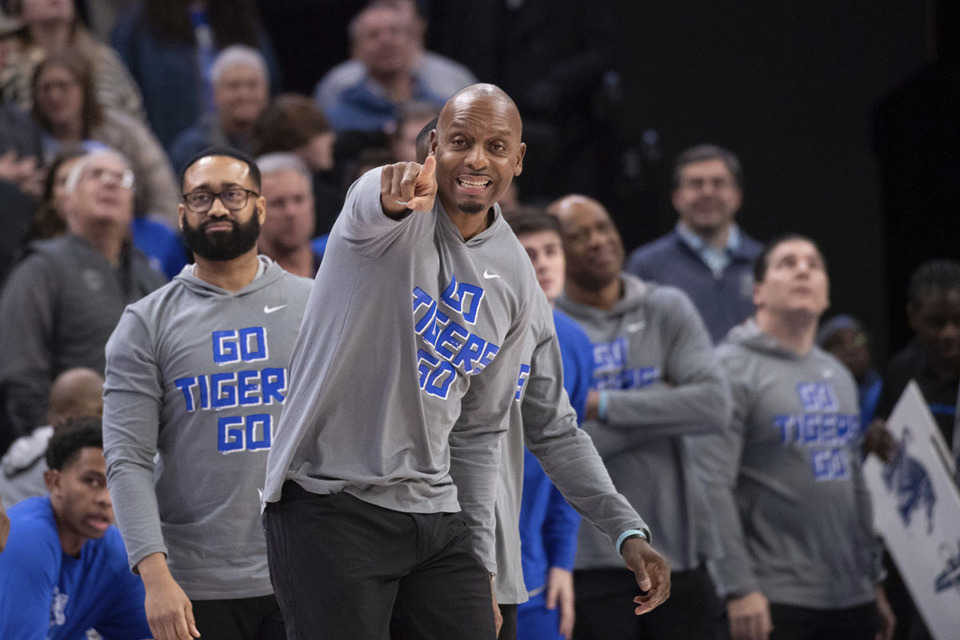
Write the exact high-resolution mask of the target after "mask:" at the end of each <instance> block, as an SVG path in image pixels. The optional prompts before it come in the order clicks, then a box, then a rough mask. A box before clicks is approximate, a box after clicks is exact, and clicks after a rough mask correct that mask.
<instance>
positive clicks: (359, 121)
mask: <svg viewBox="0 0 960 640" xmlns="http://www.w3.org/2000/svg"><path fill="white" fill-rule="evenodd" d="M349 33H350V52H351V56H352V57H353V58H354V59H355V60H357V61H358V62H360V63H361V64H362V65H363V71H364V72H363V74H362V75H361V76H360V77H359V79H357V80H356V81H355V82H354V83H352V84H350V85H348V86H346V87H345V88H343V89H341V90H340V91H339V92H337V93H335V94H334V96H333V98H332V99H331V100H330V101H328V102H327V104H320V107H321V108H322V109H323V111H324V113H326V115H327V118H328V119H329V120H330V123H331V124H332V125H333V128H334V129H336V130H337V131H346V130H354V129H357V130H366V131H370V130H379V131H382V130H384V128H385V127H386V126H387V124H388V123H390V122H392V121H393V120H394V118H395V115H396V114H395V112H394V109H395V108H396V107H397V105H399V104H402V103H404V102H408V101H410V100H424V101H427V102H433V103H435V104H437V105H438V106H443V103H444V102H445V101H446V99H447V98H448V97H449V95H444V94H441V93H438V92H436V91H434V90H432V89H431V88H430V87H429V86H428V85H427V83H426V81H425V80H424V79H423V78H422V77H421V76H420V75H419V73H418V71H417V69H416V68H415V66H414V63H415V60H416V56H417V45H416V42H415V40H414V35H413V33H412V30H411V29H410V26H409V24H407V22H405V21H404V14H403V13H402V12H400V11H399V10H397V9H396V8H393V7H390V6H385V5H380V4H374V5H371V6H369V7H367V8H366V9H364V10H363V11H361V12H360V13H359V14H358V15H357V16H356V17H355V18H354V19H353V20H352V21H351V22H350V31H349ZM320 82H321V84H323V82H324V81H323V80H321V81H320Z"/></svg>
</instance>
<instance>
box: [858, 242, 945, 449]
mask: <svg viewBox="0 0 960 640" xmlns="http://www.w3.org/2000/svg"><path fill="white" fill-rule="evenodd" d="M907 319H908V320H909V322H910V328H911V329H913V333H914V339H913V340H912V341H911V342H910V344H908V345H907V346H906V347H905V348H903V349H902V350H901V351H900V352H899V353H897V354H896V355H895V356H894V357H893V358H891V360H890V363H889V364H888V365H887V368H886V370H885V371H884V375H883V391H881V393H880V399H879V400H878V401H877V411H876V416H877V418H880V419H886V418H888V417H889V416H890V413H891V412H892V411H893V407H894V405H895V404H896V403H897V400H899V399H900V395H901V394H902V393H903V390H904V389H905V388H906V386H907V383H908V382H910V381H911V380H915V381H916V382H917V384H918V385H919V387H920V391H921V392H922V393H923V397H924V399H925V400H926V401H927V406H928V407H929V408H930V412H931V413H932V414H933V417H934V419H936V421H937V426H939V427H940V432H941V433H942V434H943V437H944V439H945V440H946V441H947V442H948V443H949V442H952V441H953V423H954V417H955V415H956V400H957V391H958V387H960V262H957V261H954V260H931V261H929V262H925V263H924V264H922V265H920V266H919V267H917V269H916V270H915V271H914V272H913V275H912V276H911V277H910V285H909V287H908V293H907ZM875 426H879V425H871V431H873V430H874V427H875ZM878 453H881V454H882V453H885V452H884V451H878Z"/></svg>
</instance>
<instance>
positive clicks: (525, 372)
mask: <svg viewBox="0 0 960 640" xmlns="http://www.w3.org/2000/svg"><path fill="white" fill-rule="evenodd" d="M529 377H530V365H528V364H522V365H520V376H519V377H518V378H517V394H516V395H515V396H513V399H514V400H520V396H521V395H523V387H524V386H525V385H526V384H527V379H528V378H529Z"/></svg>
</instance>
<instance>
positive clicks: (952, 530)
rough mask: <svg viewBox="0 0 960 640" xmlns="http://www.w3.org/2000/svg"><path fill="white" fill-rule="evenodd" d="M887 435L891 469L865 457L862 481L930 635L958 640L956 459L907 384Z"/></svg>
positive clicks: (920, 397)
mask: <svg viewBox="0 0 960 640" xmlns="http://www.w3.org/2000/svg"><path fill="white" fill-rule="evenodd" d="M887 428H888V429H889V430H890V432H891V433H892V434H893V437H894V438H896V440H897V452H896V455H895V456H894V458H893V460H892V461H891V462H890V463H889V464H886V465H885V464H883V463H882V462H880V460H879V459H878V458H877V457H876V456H870V457H869V458H868V459H867V460H866V462H865V463H864V465H863V474H864V478H865V479H866V483H867V487H868V489H869V490H870V495H871V497H872V499H873V513H874V526H875V527H876V530H877V531H878V532H879V533H880V535H882V536H883V540H884V543H885V544H886V546H887V549H888V550H889V551H890V555H891V556H893V560H894V562H896V563H897V568H898V569H899V570H900V574H901V575H902V576H903V580H904V582H905V583H906V585H907V588H908V589H909V590H910V593H911V595H912V596H913V600H914V602H915V603H916V605H917V608H918V609H919V610H920V615H922V616H923V619H924V622H926V624H927V629H929V630H930V633H931V634H933V637H934V638H935V639H936V640H956V639H957V633H958V631H957V630H958V629H960V491H958V490H957V486H956V484H954V482H953V458H952V456H951V455H950V449H949V447H947V444H946V442H944V440H943V436H942V435H941V434H940V431H939V429H937V425H936V422H934V420H933V416H932V415H931V414H930V410H929V408H928V407H927V403H926V402H925V401H924V399H923V395H922V394H921V393H920V389H919V388H918V387H917V385H916V383H914V382H911V383H910V384H909V385H908V386H907V388H906V390H905V391H904V392H903V395H902V396H900V400H899V401H898V402H897V406H896V407H894V409H893V413H892V414H891V415H890V419H889V420H888V421H887Z"/></svg>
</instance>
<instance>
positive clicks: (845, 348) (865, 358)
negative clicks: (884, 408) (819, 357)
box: [817, 315, 883, 424]
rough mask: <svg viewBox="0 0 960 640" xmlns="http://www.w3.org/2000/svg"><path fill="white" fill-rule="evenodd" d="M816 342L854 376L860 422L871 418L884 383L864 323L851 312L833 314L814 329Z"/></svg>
mask: <svg viewBox="0 0 960 640" xmlns="http://www.w3.org/2000/svg"><path fill="white" fill-rule="evenodd" d="M817 346H819V347H820V348H821V349H823V350H824V351H826V352H827V353H829V354H830V355H832V356H833V357H835V358H836V359H837V360H839V361H840V362H842V363H843V366H845V367H846V368H847V371H849V372H850V375H852V376H853V379H854V380H856V382H857V392H858V395H859V397H860V422H861V424H867V423H869V422H870V421H871V420H872V419H873V412H874V411H875V410H876V407H877V400H878V399H879V398H880V389H881V388H882V387H883V383H882V381H881V379H880V374H879V373H878V372H877V370H876V368H874V366H873V362H872V360H871V356H870V340H869V338H868V337H867V332H866V330H864V328H863V325H862V324H861V323H860V321H859V320H857V319H856V318H854V317H853V316H848V315H839V316H834V317H832V318H830V319H829V320H828V321H826V322H824V323H823V325H822V326H821V327H820V329H819V331H817Z"/></svg>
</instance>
